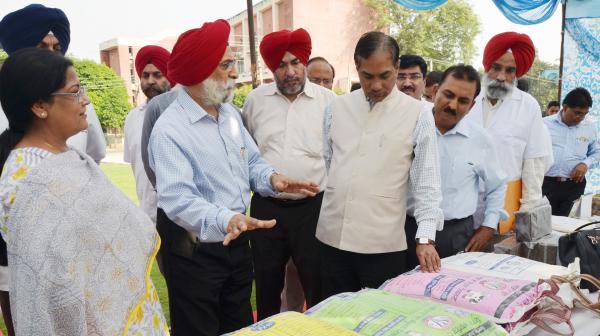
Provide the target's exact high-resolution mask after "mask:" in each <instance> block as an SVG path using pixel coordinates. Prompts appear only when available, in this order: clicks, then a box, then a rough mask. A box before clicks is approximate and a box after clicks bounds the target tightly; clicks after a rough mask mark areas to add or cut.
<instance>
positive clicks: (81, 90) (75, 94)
mask: <svg viewBox="0 0 600 336" xmlns="http://www.w3.org/2000/svg"><path fill="white" fill-rule="evenodd" d="M50 95H51V96H61V97H76V98H77V102H78V103H79V104H81V103H83V97H84V96H85V88H84V87H83V86H80V87H79V91H77V92H54V93H51V94H50Z"/></svg>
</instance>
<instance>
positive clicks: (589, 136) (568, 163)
mask: <svg viewBox="0 0 600 336" xmlns="http://www.w3.org/2000/svg"><path fill="white" fill-rule="evenodd" d="M561 116H562V110H561V111H560V112H559V113H556V114H554V115H551V116H548V117H545V118H544V123H545V124H546V126H547V127H548V131H549V132H550V138H552V151H553V152H554V164H553V165H552V167H550V169H549V170H548V172H546V176H556V177H571V171H572V170H573V168H575V166H577V165H578V164H580V163H582V162H583V163H585V164H586V166H587V167H588V170H589V169H592V168H595V167H596V166H597V165H598V161H599V160H600V144H599V143H598V133H597V131H596V126H595V125H594V124H593V123H592V122H591V121H589V120H588V119H584V120H583V121H582V122H580V123H579V124H578V125H575V126H567V124H565V123H564V122H563V121H562V118H561Z"/></svg>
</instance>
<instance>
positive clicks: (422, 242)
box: [417, 238, 435, 245]
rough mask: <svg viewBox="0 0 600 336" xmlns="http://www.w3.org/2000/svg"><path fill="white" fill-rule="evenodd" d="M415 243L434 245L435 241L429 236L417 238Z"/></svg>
mask: <svg viewBox="0 0 600 336" xmlns="http://www.w3.org/2000/svg"><path fill="white" fill-rule="evenodd" d="M417 245H435V242H434V241H433V240H431V239H429V238H417Z"/></svg>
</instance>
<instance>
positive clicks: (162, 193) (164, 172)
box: [148, 90, 276, 242]
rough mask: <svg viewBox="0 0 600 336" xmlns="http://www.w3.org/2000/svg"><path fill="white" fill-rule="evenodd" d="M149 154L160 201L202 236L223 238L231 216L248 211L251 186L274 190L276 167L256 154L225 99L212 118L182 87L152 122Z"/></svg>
mask: <svg viewBox="0 0 600 336" xmlns="http://www.w3.org/2000/svg"><path fill="white" fill-rule="evenodd" d="M148 156H149V159H150V160H149V161H150V166H151V167H152V169H153V170H154V172H155V173H156V191H157V193H158V207H159V208H161V209H163V210H164V211H165V213H166V214H167V216H168V217H169V218H170V219H171V220H172V221H174V222H175V223H177V224H178V225H180V226H181V227H183V228H184V229H186V230H187V231H189V232H191V233H194V234H196V235H197V236H198V238H199V239H200V241H204V242H218V241H222V240H223V238H224V237H225V235H226V233H227V231H226V230H227V225H228V223H229V220H230V219H231V218H232V217H233V216H234V215H236V214H243V213H245V212H246V209H247V208H248V205H249V202H250V191H251V190H254V191H256V192H258V193H260V194H261V195H264V196H274V195H275V194H276V193H275V191H274V190H273V188H272V186H271V182H270V177H271V175H272V174H273V173H274V172H275V170H274V169H273V168H272V167H271V166H270V165H269V164H268V163H266V162H265V161H264V160H263V159H262V158H261V157H260V154H259V152H258V149H257V147H256V144H255V143H254V141H253V140H252V138H251V137H250V135H249V134H248V132H247V131H246V129H245V128H244V126H243V124H242V120H241V116H240V114H239V112H238V110H237V109H236V108H235V107H233V106H232V105H230V104H223V105H221V106H220V107H219V117H218V120H215V119H214V118H213V117H211V116H210V115H209V114H208V113H206V111H204V109H202V108H201V107H200V105H198V104H197V103H196V102H195V101H194V100H193V99H192V98H191V97H190V96H189V94H188V93H187V92H186V90H180V91H179V93H178V95H177V98H176V99H175V100H174V101H173V102H172V103H171V104H170V105H169V107H168V108H167V109H166V110H165V111H164V113H163V114H162V116H161V117H160V118H159V119H158V121H157V122H156V124H155V125H154V128H153V130H152V133H151V135H150V142H149V148H148Z"/></svg>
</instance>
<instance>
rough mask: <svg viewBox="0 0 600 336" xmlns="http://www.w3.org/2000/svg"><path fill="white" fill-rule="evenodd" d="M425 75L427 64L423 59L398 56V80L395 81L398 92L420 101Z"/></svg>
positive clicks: (414, 56) (423, 89)
mask: <svg viewBox="0 0 600 336" xmlns="http://www.w3.org/2000/svg"><path fill="white" fill-rule="evenodd" d="M426 75H427V63H425V60H424V59H423V57H421V56H417V55H402V56H400V68H399V69H398V79H397V80H396V85H397V86H398V90H400V91H402V92H404V93H406V94H407V95H409V96H411V97H413V98H415V99H418V100H421V99H422V97H423V92H424V91H425V76H426ZM429 107H431V105H429ZM430 109H431V108H430Z"/></svg>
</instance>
